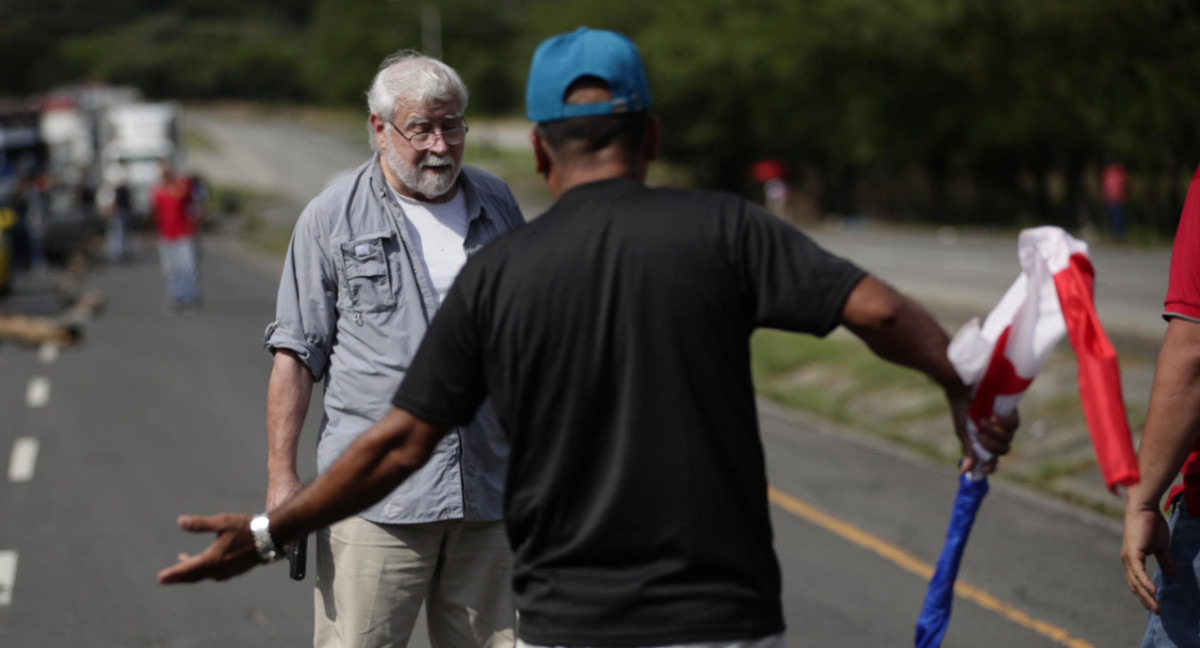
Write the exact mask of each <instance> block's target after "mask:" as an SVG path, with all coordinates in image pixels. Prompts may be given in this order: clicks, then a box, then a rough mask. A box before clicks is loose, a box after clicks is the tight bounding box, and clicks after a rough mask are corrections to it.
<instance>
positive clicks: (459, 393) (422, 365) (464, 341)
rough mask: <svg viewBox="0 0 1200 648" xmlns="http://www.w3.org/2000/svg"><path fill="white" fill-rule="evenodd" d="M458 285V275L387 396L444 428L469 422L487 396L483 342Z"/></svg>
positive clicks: (393, 401) (459, 284)
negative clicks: (396, 386)
mask: <svg viewBox="0 0 1200 648" xmlns="http://www.w3.org/2000/svg"><path fill="white" fill-rule="evenodd" d="M464 273H465V270H464ZM463 283H464V281H463V277H459V279H458V280H457V281H455V282H454V285H453V286H452V287H451V289H450V292H449V293H448V294H447V295H446V301H445V303H443V304H442V307H441V308H440V309H438V312H437V315H436V316H434V318H433V322H432V323H431V324H430V326H429V331H428V332H427V333H426V334H425V339H424V340H422V341H421V347H420V348H419V349H418V350H417V355H416V357H414V358H413V362H412V365H411V366H410V367H409V369H408V373H407V374H406V375H405V377H404V382H402V383H401V384H400V388H399V389H398V390H397V391H396V395H395V396H394V397H393V398H392V404H393V405H395V406H396V407H399V408H400V409H403V410H407V411H408V412H410V413H412V414H413V415H414V416H416V417H417V418H419V419H422V420H425V421H429V422H430V423H434V424H437V425H444V426H447V427H450V426H454V425H465V424H467V423H469V422H471V420H473V419H474V418H475V412H476V410H478V409H479V407H480V405H481V404H482V403H483V400H484V398H486V397H487V384H486V381H485V378H484V372H483V353H482V345H481V344H480V338H479V331H478V329H477V327H476V326H475V322H474V320H473V318H472V315H471V308H470V307H469V305H468V303H467V299H466V298H465V291H464V290H463V288H462V286H463Z"/></svg>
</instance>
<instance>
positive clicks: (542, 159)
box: [529, 129, 550, 178]
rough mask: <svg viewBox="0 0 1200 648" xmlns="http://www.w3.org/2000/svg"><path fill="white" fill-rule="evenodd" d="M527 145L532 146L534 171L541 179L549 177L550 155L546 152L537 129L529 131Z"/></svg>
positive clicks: (544, 144)
mask: <svg viewBox="0 0 1200 648" xmlns="http://www.w3.org/2000/svg"><path fill="white" fill-rule="evenodd" d="M529 144H530V145H531V146H533V159H534V163H535V166H534V170H535V171H537V172H538V175H540V176H542V177H543V178H545V177H548V176H549V175H550V153H548V152H547V151H546V143H545V142H544V141H542V136H541V135H538V132H537V129H534V130H531V131H529Z"/></svg>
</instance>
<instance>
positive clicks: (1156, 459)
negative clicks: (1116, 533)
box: [1121, 317, 1200, 613]
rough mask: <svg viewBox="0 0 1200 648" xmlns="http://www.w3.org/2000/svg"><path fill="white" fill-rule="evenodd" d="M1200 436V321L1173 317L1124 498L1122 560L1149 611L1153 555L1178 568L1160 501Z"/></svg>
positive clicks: (1152, 601) (1127, 576)
mask: <svg viewBox="0 0 1200 648" xmlns="http://www.w3.org/2000/svg"><path fill="white" fill-rule="evenodd" d="M1198 438H1200V323H1196V322H1192V321H1190V320H1185V319H1182V318H1178V317H1176V318H1172V319H1171V321H1170V323H1168V324H1167V334H1166V337H1165V338H1164V339H1163V345H1162V349H1161V350H1160V351H1159V353H1158V364H1157V365H1156V366H1155V370H1154V387H1153V388H1152V390H1151V392H1150V406H1149V411H1148V412H1147V414H1146V429H1145V432H1144V433H1143V435H1142V442H1141V445H1140V446H1139V447H1138V472H1139V474H1140V476H1141V481H1139V482H1138V483H1137V484H1134V485H1133V486H1130V487H1129V492H1128V494H1127V497H1126V500H1125V534H1124V538H1123V540H1122V543H1121V561H1122V562H1123V563H1124V564H1125V579H1126V581H1127V582H1128V584H1129V588H1130V590H1131V591H1133V593H1134V595H1135V596H1137V598H1138V600H1140V601H1141V602H1142V604H1143V605H1145V606H1146V609H1148V610H1150V611H1152V612H1155V613H1157V612H1158V602H1157V601H1156V600H1155V599H1154V594H1155V592H1156V588H1155V587H1154V585H1153V584H1152V583H1151V581H1150V577H1149V575H1147V573H1146V557H1147V556H1149V555H1151V554H1153V555H1154V556H1155V558H1157V559H1158V564H1159V567H1160V568H1161V569H1163V571H1165V572H1167V573H1171V572H1173V571H1174V564H1173V563H1172V561H1171V553H1170V551H1169V546H1168V541H1169V538H1168V533H1167V524H1166V520H1164V519H1163V516H1162V513H1161V512H1160V511H1159V508H1158V506H1159V501H1160V500H1161V499H1162V496H1163V493H1164V492H1165V491H1166V490H1167V487H1169V486H1170V485H1171V482H1172V481H1174V479H1175V475H1176V474H1178V473H1179V469H1180V468H1181V467H1182V466H1183V462H1184V461H1185V460H1186V459H1187V455H1188V453H1189V452H1190V451H1191V449H1192V448H1193V447H1195V445H1196V441H1197V439H1198Z"/></svg>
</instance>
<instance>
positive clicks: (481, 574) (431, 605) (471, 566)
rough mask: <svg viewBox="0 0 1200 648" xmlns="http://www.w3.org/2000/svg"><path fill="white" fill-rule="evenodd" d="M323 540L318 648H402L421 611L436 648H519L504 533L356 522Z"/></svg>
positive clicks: (455, 524)
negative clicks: (470, 647) (516, 639)
mask: <svg viewBox="0 0 1200 648" xmlns="http://www.w3.org/2000/svg"><path fill="white" fill-rule="evenodd" d="M316 535H317V537H316V545H317V549H316V554H317V588H316V594H315V603H316V621H315V629H314V633H313V645H314V646H315V647H316V648H383V647H385V646H386V647H388V648H394V647H399V648H403V647H404V646H406V645H407V644H408V640H409V637H410V636H411V635H412V630H413V626H414V625H415V624H416V619H417V613H418V612H419V611H420V608H421V603H422V602H424V603H425V616H426V620H427V622H428V625H429V640H430V643H431V644H432V645H433V648H464V647H468V646H481V647H486V648H508V647H511V646H512V645H513V637H514V634H513V625H514V620H515V618H516V614H515V612H514V611H513V605H512V552H511V550H510V549H509V546H508V539H507V538H506V537H505V534H504V527H503V523H501V522H463V521H461V520H454V521H447V522H432V523H428V524H403V525H390V524H375V523H373V522H368V521H366V520H364V519H362V518H359V517H351V518H348V519H346V520H343V521H341V522H338V523H337V524H334V525H333V526H331V527H330V528H328V529H322V530H320V531H318V532H317V534H316Z"/></svg>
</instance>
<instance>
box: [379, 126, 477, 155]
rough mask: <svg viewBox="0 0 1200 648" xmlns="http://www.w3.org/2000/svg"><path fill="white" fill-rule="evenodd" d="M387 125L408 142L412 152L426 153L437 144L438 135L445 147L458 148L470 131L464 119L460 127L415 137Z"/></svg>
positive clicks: (418, 134) (419, 134)
mask: <svg viewBox="0 0 1200 648" xmlns="http://www.w3.org/2000/svg"><path fill="white" fill-rule="evenodd" d="M388 124H390V125H391V127H392V128H393V129H395V131H396V132H397V133H400V137H403V138H404V139H406V140H408V145H409V146H411V147H413V150H415V151H428V150H429V149H431V148H433V145H434V144H435V143H436V142H437V138H438V136H439V135H440V136H441V138H442V141H443V142H445V143H446V145H447V146H458V145H459V144H462V143H463V142H465V141H466V139H467V131H468V130H470V128H469V127H468V126H467V120H465V119H464V120H462V126H455V127H454V128H446V129H443V130H433V131H428V132H424V133H417V134H415V135H405V134H404V131H402V130H400V129H399V128H398V127H397V126H396V124H394V123H392V122H388Z"/></svg>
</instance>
